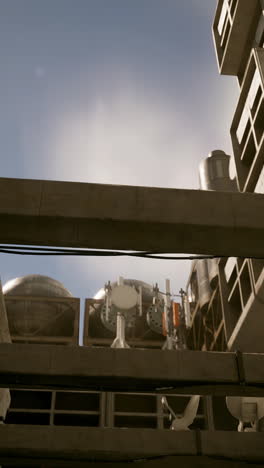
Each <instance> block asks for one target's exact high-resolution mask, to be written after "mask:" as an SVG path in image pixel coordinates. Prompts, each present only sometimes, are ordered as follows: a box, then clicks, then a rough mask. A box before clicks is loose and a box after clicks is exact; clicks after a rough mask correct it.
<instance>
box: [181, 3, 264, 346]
mask: <svg viewBox="0 0 264 468" xmlns="http://www.w3.org/2000/svg"><path fill="white" fill-rule="evenodd" d="M213 37H214V43H215V51H216V57H217V62H218V67H219V72H220V73H221V74H223V75H233V76H236V77H237V82H238V86H239V98H238V102H237V106H236V109H235V112H234V117H233V121H232V123H231V129H230V135H231V140H232V146H233V154H234V160H235V166H236V173H237V178H236V180H237V187H235V185H234V181H231V180H230V179H229V175H228V168H227V166H228V162H227V160H226V166H225V167H224V166H223V165H222V170H220V172H219V171H218V176H219V179H217V178H216V177H215V172H217V170H216V165H217V162H215V163H213V159H215V160H216V159H217V157H216V154H212V155H211V157H209V158H208V159H207V160H206V161H205V162H204V163H203V165H202V167H201V168H200V181H201V189H204V190H229V191H230V190H237V189H238V190H240V191H241V192H255V193H262V194H263V193H264V2H263V1H262V0H250V1H248V0H219V1H218V4H217V9H216V14H215V19H214V23H213ZM216 153H217V152H216ZM214 165H215V168H214V167H213V166H214ZM218 165H219V167H220V163H219V162H218ZM209 166H210V168H211V172H210V171H209V170H208V167H209ZM212 170H213V171H214V170H215V172H212ZM228 179H229V182H228ZM216 182H217V183H216ZM232 184H233V185H232ZM262 215H263V214H262V213H256V216H262ZM216 254H217V253H216ZM204 263H206V265H207V267H205V266H204V267H201V266H200V261H199V262H196V263H195V264H194V265H193V267H192V272H191V275H190V278H189V281H188V285H187V289H188V290H189V291H190V292H189V297H190V299H191V310H192V319H191V329H190V332H189V338H188V342H189V346H190V347H191V348H193V349H204V350H221V351H224V350H237V349H239V350H241V351H248V352H264V340H263V327H264V260H262V259H244V258H233V257H232V258H229V259H224V258H222V259H218V260H216V259H215V260H212V261H211V260H209V261H204ZM200 270H203V276H202V278H203V280H202V283H201V281H200V279H199V277H201V272H200ZM199 288H200V290H199Z"/></svg>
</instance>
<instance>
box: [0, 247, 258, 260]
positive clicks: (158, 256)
mask: <svg viewBox="0 0 264 468" xmlns="http://www.w3.org/2000/svg"><path fill="white" fill-rule="evenodd" d="M0 253H4V254H15V255H41V256H51V255H52V256H80V257H82V256H83V257H124V256H127V257H139V258H148V259H151V260H212V259H220V258H229V256H227V255H171V254H169V253H160V252H155V251H142V252H141V251H139V252H137V251H135V252H134V251H126V250H125V251H124V250H95V249H81V248H80V249H74V248H71V247H32V246H18V245H7V244H0ZM237 258H241V259H244V258H251V259H258V260H264V257H248V256H245V257H241V256H240V257H237Z"/></svg>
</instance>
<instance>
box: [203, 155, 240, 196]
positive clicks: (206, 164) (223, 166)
mask: <svg viewBox="0 0 264 468" xmlns="http://www.w3.org/2000/svg"><path fill="white" fill-rule="evenodd" d="M229 164H230V156H228V155H227V154H226V153H225V152H224V151H222V150H214V151H212V152H211V153H209V155H208V157H207V158H205V159H203V160H202V161H201V163H200V166H199V179H200V188H201V190H219V191H222V192H225V191H226V192H235V191H237V190H238V188H237V182H236V180H235V179H233V180H232V179H231V178H230V175H229Z"/></svg>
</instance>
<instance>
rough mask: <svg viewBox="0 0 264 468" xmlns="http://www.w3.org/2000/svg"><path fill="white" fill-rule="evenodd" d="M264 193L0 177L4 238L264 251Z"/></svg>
mask: <svg viewBox="0 0 264 468" xmlns="http://www.w3.org/2000/svg"><path fill="white" fill-rule="evenodd" d="M263 212H264V195H260V194H252V193H243V194H241V193H232V192H207V191H201V190H179V189H165V188H150V187H130V186H121V185H99V184H85V183H75V182H54V181H41V180H24V179H6V178H1V179H0V222H1V231H0V242H1V243H8V244H29V245H30V244H31V245H49V246H70V247H87V248H97V249H126V250H154V251H159V252H175V253H194V254H217V255H227V256H260V257H261V256H262V257H264V244H263V238H264V217H263V216H262V213H263Z"/></svg>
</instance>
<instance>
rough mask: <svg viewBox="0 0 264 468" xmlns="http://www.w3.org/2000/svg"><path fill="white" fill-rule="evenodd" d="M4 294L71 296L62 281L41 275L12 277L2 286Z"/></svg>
mask: <svg viewBox="0 0 264 468" xmlns="http://www.w3.org/2000/svg"><path fill="white" fill-rule="evenodd" d="M3 293H4V294H5V295H6V296H45V297H72V294H71V293H70V291H68V289H66V288H65V287H64V286H63V284H62V283H60V282H59V281H57V280H55V279H53V278H50V277H49V276H43V275H27V276H21V277H19V278H14V279H12V280H10V281H8V282H7V283H5V285H4V286H3Z"/></svg>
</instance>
